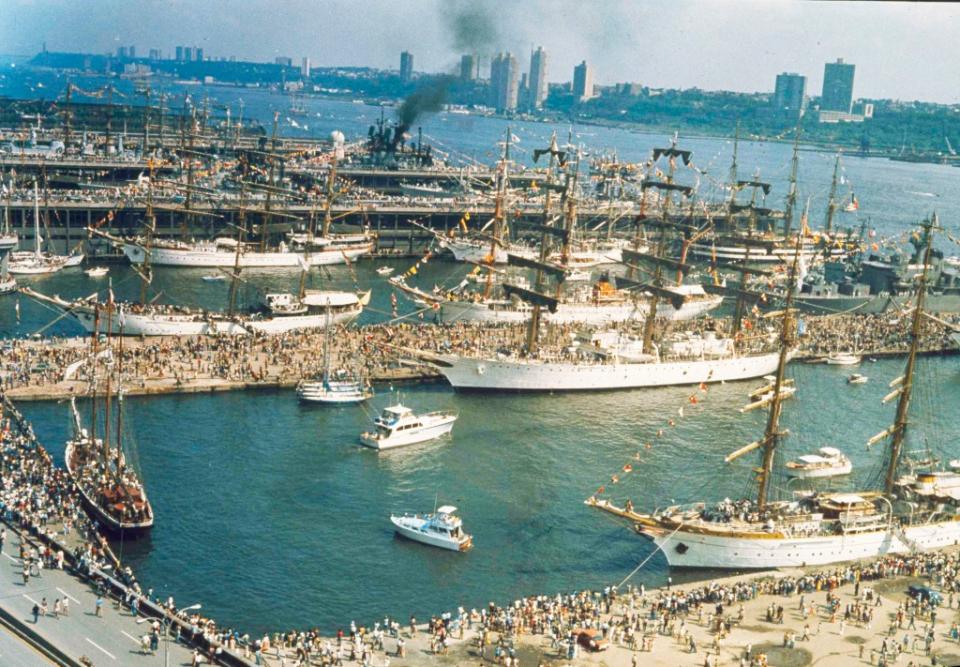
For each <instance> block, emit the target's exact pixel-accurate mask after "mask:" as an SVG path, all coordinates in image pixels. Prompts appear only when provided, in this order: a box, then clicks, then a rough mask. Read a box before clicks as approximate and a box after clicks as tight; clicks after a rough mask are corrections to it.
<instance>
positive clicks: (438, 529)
mask: <svg viewBox="0 0 960 667" xmlns="http://www.w3.org/2000/svg"><path fill="white" fill-rule="evenodd" d="M456 511H457V508H456V507H453V506H452V505H444V506H443V507H440V508H438V509H437V511H436V512H434V513H433V514H404V515H402V516H397V515H394V514H391V515H390V522H391V523H392V524H393V526H394V530H396V531H397V533H398V534H399V535H402V536H403V537H406V538H407V539H411V540H414V541H416V542H422V543H423V544H429V545H430V546H432V547H440V548H441V549H449V550H450V551H466V550H467V549H469V548H470V547H472V546H473V536H472V535H468V534H466V533H465V532H463V521H462V520H461V519H460V517H458V516H455V512H456Z"/></svg>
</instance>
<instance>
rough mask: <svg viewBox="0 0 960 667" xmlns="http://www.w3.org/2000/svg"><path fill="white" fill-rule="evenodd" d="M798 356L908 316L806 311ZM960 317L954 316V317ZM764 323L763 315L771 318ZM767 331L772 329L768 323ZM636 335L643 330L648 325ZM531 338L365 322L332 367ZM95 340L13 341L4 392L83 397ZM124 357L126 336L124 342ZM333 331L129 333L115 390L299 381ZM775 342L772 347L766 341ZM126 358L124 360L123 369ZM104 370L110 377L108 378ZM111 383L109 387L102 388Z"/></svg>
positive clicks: (820, 352)
mask: <svg viewBox="0 0 960 667" xmlns="http://www.w3.org/2000/svg"><path fill="white" fill-rule="evenodd" d="M803 319H804V334H803V336H802V337H801V338H800V351H799V354H798V355H797V356H796V358H798V359H815V358H818V357H823V356H826V355H829V354H831V353H833V352H852V351H856V352H857V353H858V354H862V355H865V356H868V355H876V356H890V355H896V354H902V353H904V352H905V351H906V348H907V341H908V335H907V329H908V321H907V320H908V318H903V317H899V318H897V317H893V316H890V315H833V316H806V317H804V318H803ZM957 319H960V318H958V317H957V316H952V320H957ZM761 322H762V321H761ZM728 326H729V320H712V319H708V320H698V321H696V322H679V323H670V324H669V325H668V326H667V327H666V331H665V332H664V335H666V334H669V333H672V332H674V331H690V330H694V331H703V330H705V329H706V328H708V327H710V328H716V329H719V330H720V331H723V330H724V329H725V328H726V327H728ZM760 326H761V324H760V323H758V324H757V325H756V327H757V328H756V329H754V330H753V331H752V332H749V333H748V337H747V341H746V345H747V347H748V348H749V349H751V350H753V351H761V350H763V349H767V348H769V345H770V344H771V341H772V340H774V338H775V337H772V336H771V333H772V332H771V331H767V330H764V331H760ZM763 326H764V328H766V327H768V326H772V325H771V324H769V323H763ZM577 331H578V330H577V329H575V328H573V327H570V326H551V327H548V328H547V329H546V330H545V332H544V333H543V336H542V340H541V351H542V353H543V354H554V355H556V356H562V355H564V354H567V355H569V352H567V346H568V345H569V344H570V341H571V336H572V335H574V334H575V333H577ZM625 331H626V333H628V334H629V333H630V332H631V331H633V333H634V334H635V335H637V336H640V335H642V332H641V331H640V329H639V326H633V327H632V329H631V328H630V327H627V328H626V329H625ZM949 333H950V332H949V331H948V330H947V328H946V327H945V326H943V325H941V324H938V323H936V322H933V321H926V322H925V324H924V332H923V339H922V341H921V350H923V351H925V352H927V353H939V352H946V351H953V350H954V349H955V345H954V343H953V342H952V341H951V339H950V335H949ZM525 336H526V326H525V325H524V324H493V325H490V324H486V325H477V324H466V323H458V324H453V325H439V326H438V325H435V324H431V323H428V322H415V323H403V322H401V323H395V324H375V325H368V326H364V327H359V328H347V327H337V330H336V331H335V332H334V334H333V335H332V336H331V338H332V342H331V355H332V361H331V368H332V369H337V368H346V369H348V370H352V371H360V372H362V373H363V374H365V375H366V376H367V377H369V378H370V379H371V380H372V381H374V382H380V383H393V382H404V381H425V380H427V381H434V380H437V379H439V378H440V375H439V374H438V373H437V372H436V370H435V369H433V368H431V367H430V366H429V365H425V364H423V363H421V362H419V361H417V360H415V359H413V358H412V357H413V356H415V355H414V354H413V353H411V351H413V352H423V353H427V355H430V354H438V353H458V354H464V355H476V356H482V355H489V356H493V355H496V354H498V353H499V351H500V350H503V349H519V348H520V347H521V346H522V344H523V341H524V339H525ZM88 341H89V339H87V338H68V339H56V340H49V341H48V340H40V341H36V340H10V341H7V342H6V344H5V348H4V349H3V350H2V351H0V389H3V390H4V391H6V393H7V395H8V396H9V397H10V398H11V399H14V400H60V399H64V398H68V397H70V396H73V395H82V394H85V393H86V392H87V389H88V385H89V382H88V372H89V370H88V369H87V368H86V367H85V365H84V366H82V367H81V368H79V369H78V370H77V372H76V373H75V374H74V375H73V377H72V379H70V380H66V381H64V379H63V377H64V373H65V371H66V369H67V368H68V367H69V366H70V364H73V363H75V362H78V361H81V360H82V359H85V358H86V357H88V356H89V342H88ZM113 346H114V358H115V359H118V357H119V343H118V342H117V341H116V340H114V342H113ZM323 346H324V334H323V332H295V333H287V334H281V335H277V336H262V335H257V336H235V337H197V338H174V337H169V338H147V339H135V338H128V339H125V340H124V349H123V355H124V356H123V358H124V361H123V364H122V365H123V380H122V383H120V382H118V380H119V378H118V377H114V379H113V388H114V390H116V388H117V387H118V386H122V387H123V392H124V393H125V394H127V395H145V394H163V393H191V392H206V391H226V390H236V389H257V388H276V387H294V386H296V384H297V383H298V382H299V381H300V380H301V379H304V378H310V377H313V376H316V375H317V374H318V373H320V372H321V371H322V369H323V365H324V360H323ZM764 346H767V347H764ZM120 366H121V364H120V363H119V362H118V363H116V364H114V366H113V368H114V372H115V375H116V374H117V373H119V369H120ZM104 375H105V374H104V373H103V371H102V370H101V371H100V378H101V382H102V383H103V382H104V381H105V378H104ZM103 388H105V387H104V386H102V387H101V389H103Z"/></svg>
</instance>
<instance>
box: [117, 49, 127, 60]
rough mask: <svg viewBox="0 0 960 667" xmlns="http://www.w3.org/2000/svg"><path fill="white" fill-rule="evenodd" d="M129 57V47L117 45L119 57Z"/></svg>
mask: <svg viewBox="0 0 960 667" xmlns="http://www.w3.org/2000/svg"><path fill="white" fill-rule="evenodd" d="M126 57H127V47H125V46H118V47H117V58H126Z"/></svg>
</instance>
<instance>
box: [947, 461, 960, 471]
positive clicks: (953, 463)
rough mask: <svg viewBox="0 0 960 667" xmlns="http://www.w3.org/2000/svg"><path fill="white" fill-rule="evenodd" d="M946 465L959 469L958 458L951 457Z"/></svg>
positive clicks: (951, 468) (952, 468)
mask: <svg viewBox="0 0 960 667" xmlns="http://www.w3.org/2000/svg"><path fill="white" fill-rule="evenodd" d="M947 465H948V466H949V467H950V470H960V459H952V460H951V461H950V463H948V464H947Z"/></svg>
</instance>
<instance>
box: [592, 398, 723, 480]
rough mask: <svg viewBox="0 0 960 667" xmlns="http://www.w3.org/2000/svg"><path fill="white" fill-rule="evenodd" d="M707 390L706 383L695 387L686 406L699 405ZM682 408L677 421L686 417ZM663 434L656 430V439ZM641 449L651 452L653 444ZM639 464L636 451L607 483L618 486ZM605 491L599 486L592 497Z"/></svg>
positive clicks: (669, 422) (671, 424)
mask: <svg viewBox="0 0 960 667" xmlns="http://www.w3.org/2000/svg"><path fill="white" fill-rule="evenodd" d="M707 390H708V387H707V383H706V382H701V383H700V384H699V385H697V389H696V390H695V391H694V392H693V393H692V394H688V395H687V397H686V405H700V402H701V400H702V396H705V395H706V394H707ZM684 407H685V406H684V405H681V406H679V407H678V408H677V418H678V419H683V418H684V417H686V412H685V410H684ZM667 425H668V426H669V427H675V426H676V425H677V421H676V419H674V418H669V419H667ZM663 434H664V429H663V428H658V429H657V431H656V435H657V437H658V438H659V437H662V436H663ZM643 447H644V449H645V450H651V449H653V443H651V442H646V443H644V445H643ZM640 463H641V458H640V452H639V451H638V452H636V453H635V454H634V455H633V456H632V457H631V460H630V462H627V463H624V464H623V465H622V466H621V467H620V469H619V470H617V471H616V472H615V473H613V474H611V475H610V480H609V482H607V483H608V484H619V483H620V482H621V481H622V480H623V479H624V477H625V476H626V475H629V474H631V473H633V472H634V471H635V470H637V466H639V465H640ZM606 490H607V487H606V485H601V486H600V487H599V488H598V489H597V490H596V492H595V493H594V496H599V495H602V494H603V493H605V492H606Z"/></svg>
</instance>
